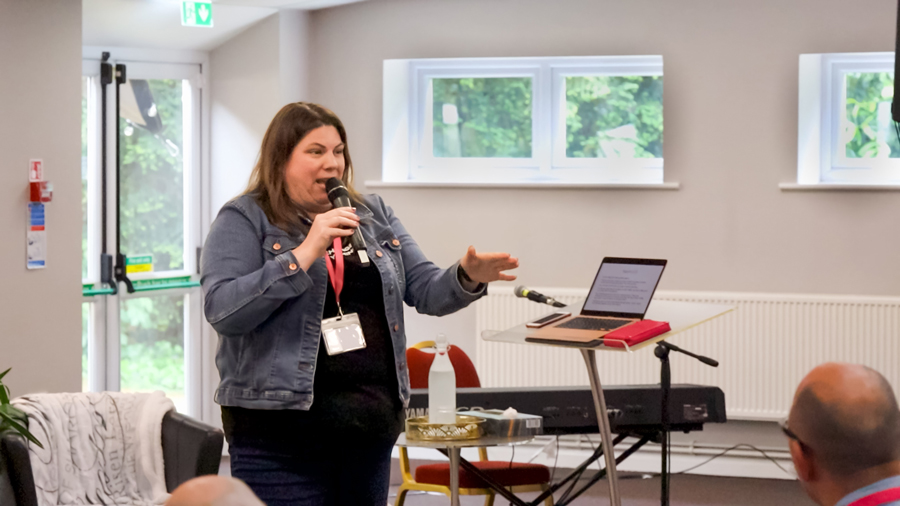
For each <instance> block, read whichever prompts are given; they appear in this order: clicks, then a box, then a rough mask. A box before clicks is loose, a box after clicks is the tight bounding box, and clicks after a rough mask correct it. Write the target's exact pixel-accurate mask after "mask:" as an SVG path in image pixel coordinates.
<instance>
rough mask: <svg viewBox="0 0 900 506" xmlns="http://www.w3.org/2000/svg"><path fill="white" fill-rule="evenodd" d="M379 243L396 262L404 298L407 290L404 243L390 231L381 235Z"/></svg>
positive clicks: (401, 293) (394, 262)
mask: <svg viewBox="0 0 900 506" xmlns="http://www.w3.org/2000/svg"><path fill="white" fill-rule="evenodd" d="M377 244H378V246H380V247H381V249H383V250H384V252H385V253H387V257H388V258H390V259H391V262H392V263H393V264H394V269H396V271H397V280H398V281H399V283H400V295H401V298H402V297H403V295H404V292H406V272H405V271H404V269H403V251H402V250H403V245H402V244H400V240H399V239H397V238H396V237H395V236H394V235H393V234H390V233H389V234H385V235H382V236H380V237H379V238H378V241H377Z"/></svg>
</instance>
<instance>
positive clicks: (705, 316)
mask: <svg viewBox="0 0 900 506" xmlns="http://www.w3.org/2000/svg"><path fill="white" fill-rule="evenodd" d="M583 304H584V302H583V301H582V302H578V303H575V304H570V305H568V306H566V307H565V308H560V310H562V309H565V310H566V311H570V312H571V313H572V314H575V315H577V314H579V313H581V307H582V305H583ZM734 309H735V307H734V306H730V305H727V304H708V303H701V302H681V301H667V300H653V301H652V302H651V303H650V307H649V309H648V310H647V314H646V315H645V318H646V319H648V320H657V321H666V322H669V326H670V327H671V330H670V331H668V332H666V333H664V334H660V335H658V336H656V337H654V338H652V339H648V340H646V341H643V342H641V343H638V344H636V345H634V346H627V345H625V344H624V343H622V344H623V347H622V348H617V347H609V346H604V345H599V346H594V347H590V348H584V347H580V346H571V345H565V344H560V345H554V344H547V343H531V342H527V341H525V338H526V337H528V335H529V334H530V333H532V332H533V329H529V328H527V327H525V323H521V324H519V325H517V326H515V327H513V328H511V329H508V330H505V331H503V332H500V333H496V334H491V335H484V334H482V339H484V340H485V341H494V342H503V343H513V344H529V345H536V346H557V347H561V348H575V349H578V350H579V351H581V356H582V358H584V363H585V366H587V372H588V378H589V379H590V383H591V393H592V394H593V398H594V410H595V411H596V412H597V425H598V428H599V431H600V440H601V442H602V445H603V449H604V451H603V457H604V460H605V462H606V479H607V481H608V482H609V500H610V505H611V506H621V504H622V501H621V497H620V496H619V482H618V475H617V473H616V456H615V451H614V450H613V444H612V433H611V432H610V426H609V416H608V415H607V412H606V399H605V398H604V396H603V388H602V387H601V385H600V376H599V373H598V371H597V357H596V355H595V352H596V351H612V352H633V351H637V350H640V349H643V348H646V347H648V346H652V345H654V344H656V343H658V342H660V341H663V340H665V339H668V338H669V337H672V336H674V335H676V334H678V333H681V332H684V331H685V330H688V329H690V328H693V327H696V326H697V325H700V324H701V323H704V322H707V321H709V320H712V319H713V318H717V317H719V316H721V315H723V314H725V313H728V312H730V311H733V310H734Z"/></svg>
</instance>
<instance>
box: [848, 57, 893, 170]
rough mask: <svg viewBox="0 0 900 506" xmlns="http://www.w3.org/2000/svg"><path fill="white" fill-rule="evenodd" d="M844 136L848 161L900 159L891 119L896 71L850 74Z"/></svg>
mask: <svg viewBox="0 0 900 506" xmlns="http://www.w3.org/2000/svg"><path fill="white" fill-rule="evenodd" d="M846 79H847V81H846V82H847V107H846V114H847V116H846V120H845V121H844V122H843V135H844V136H843V137H842V140H843V141H844V142H846V145H845V153H846V155H845V156H847V158H880V157H890V158H898V157H900V142H898V140H897V134H896V132H895V131H894V126H893V124H892V123H893V122H892V119H891V115H890V111H891V100H892V99H893V96H894V74H893V72H851V73H848V74H847V77H846Z"/></svg>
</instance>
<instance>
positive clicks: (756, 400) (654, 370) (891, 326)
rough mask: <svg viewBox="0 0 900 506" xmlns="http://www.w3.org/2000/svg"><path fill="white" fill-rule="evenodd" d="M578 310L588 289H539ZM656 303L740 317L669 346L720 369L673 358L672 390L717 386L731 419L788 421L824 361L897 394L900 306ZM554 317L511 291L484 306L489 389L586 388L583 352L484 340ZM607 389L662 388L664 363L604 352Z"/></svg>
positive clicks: (739, 299)
mask: <svg viewBox="0 0 900 506" xmlns="http://www.w3.org/2000/svg"><path fill="white" fill-rule="evenodd" d="M537 291H539V292H540V293H544V294H546V295H549V296H552V297H555V298H557V299H558V300H560V301H562V302H565V303H573V302H576V301H578V300H580V299H581V298H583V297H584V296H585V295H586V290H575V289H561V288H537ZM655 299H657V300H677V301H690V302H714V303H725V304H732V305H734V306H736V307H737V310H736V311H733V312H731V313H728V314H726V315H724V316H721V317H719V318H716V319H714V320H712V321H710V322H707V323H704V324H702V325H700V326H698V327H695V328H693V329H691V330H688V331H686V332H684V333H682V334H678V335H677V336H675V337H673V338H672V339H671V342H672V343H673V344H677V345H679V346H682V347H684V348H685V349H687V350H689V351H693V352H696V353H699V354H701V355H706V356H709V357H712V358H714V359H716V360H718V361H719V364H720V365H719V367H718V368H712V367H709V366H706V365H704V364H701V363H700V362H698V361H696V360H694V359H692V358H689V357H685V356H684V355H681V354H679V353H672V354H671V355H670V357H671V364H672V382H673V383H694V384H701V385H712V386H718V387H719V388H721V389H722V390H723V391H724V392H725V404H726V406H727V410H728V416H729V417H730V418H735V419H744V420H777V419H780V418H782V417H784V416H786V415H787V410H788V409H789V408H790V404H791V399H792V397H793V394H794V390H795V388H796V386H797V383H799V381H800V379H801V378H802V377H803V376H804V375H805V374H806V373H807V372H808V371H809V370H810V369H812V368H813V367H815V366H816V365H818V364H821V363H823V362H828V361H841V362H854V363H860V364H865V365H868V366H870V367H872V368H874V369H876V370H877V371H879V372H881V373H882V374H884V375H885V376H886V377H887V379H888V381H890V382H891V384H892V385H894V387H895V389H898V390H900V298H894V297H856V296H816V295H778V294H751V293H712V292H674V291H672V292H666V291H659V292H657V293H656V297H655ZM551 311H552V308H550V307H549V306H544V305H541V304H536V303H534V302H531V301H528V300H525V299H519V298H517V297H515V295H513V293H512V288H511V287H497V288H492V289H491V294H490V295H489V296H487V297H485V298H484V299H482V300H480V301H479V302H478V303H477V307H476V327H477V336H478V337H477V343H478V345H477V348H476V367H477V368H478V374H479V375H480V377H481V381H482V385H483V386H485V387H514V386H516V387H518V386H568V385H587V384H588V378H587V373H586V370H585V366H584V362H583V360H582V358H581V354H580V353H578V351H577V350H570V349H561V348H551V347H548V346H539V345H530V344H523V345H517V344H507V343H496V342H489V341H485V340H484V339H482V338H481V336H482V332H483V331H495V330H504V329H507V328H510V327H513V326H515V325H518V324H519V323H522V322H524V321H526V320H529V319H531V318H534V317H537V316H540V315H542V314H545V313H549V312H551ZM597 364H598V368H599V370H600V381H601V383H602V384H603V385H627V384H638V383H645V384H646V383H658V382H659V361H658V359H657V358H656V357H655V356H654V355H653V348H652V347H648V348H645V349H643V350H639V351H637V352H633V353H621V352H603V351H600V352H597Z"/></svg>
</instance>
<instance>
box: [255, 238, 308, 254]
mask: <svg viewBox="0 0 900 506" xmlns="http://www.w3.org/2000/svg"><path fill="white" fill-rule="evenodd" d="M299 245H300V242H299V241H297V240H296V239H294V238H293V237H291V236H289V235H287V234H283V233H282V234H267V235H266V237H265V238H264V239H263V244H262V247H263V249H264V250H266V251H268V252H269V253H271V254H272V255H273V256H278V255H281V254H282V253H286V252H288V251H291V250H292V249H294V248H296V247H297V246H299Z"/></svg>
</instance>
